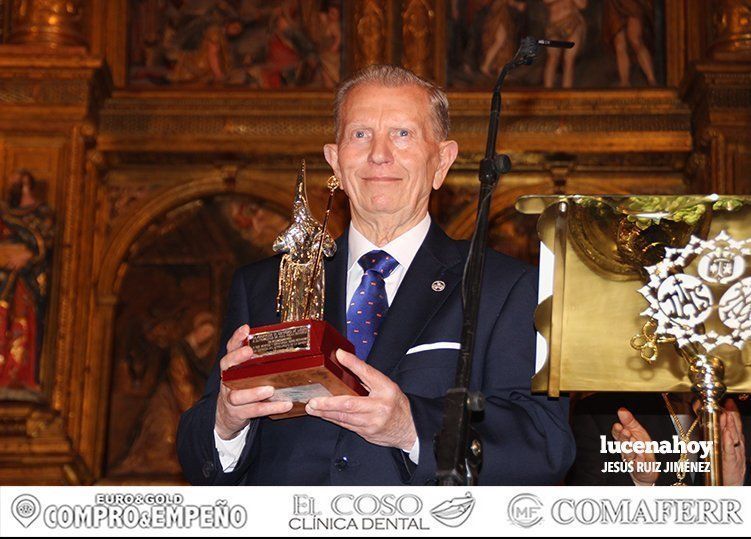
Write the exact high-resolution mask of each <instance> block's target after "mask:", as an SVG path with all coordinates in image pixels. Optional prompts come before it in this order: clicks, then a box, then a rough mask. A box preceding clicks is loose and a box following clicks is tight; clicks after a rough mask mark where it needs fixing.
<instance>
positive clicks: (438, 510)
mask: <svg viewBox="0 0 751 539" xmlns="http://www.w3.org/2000/svg"><path fill="white" fill-rule="evenodd" d="M474 508H475V499H474V498H473V497H472V494H471V493H469V492H467V495H466V496H462V497H461V498H451V499H450V500H447V501H445V502H443V503H441V504H439V505H436V506H435V507H434V508H433V509H431V510H430V515H431V516H432V517H433V518H434V519H436V520H437V521H438V522H440V523H441V524H443V525H444V526H449V527H450V528H458V527H459V526H461V525H462V524H464V523H465V522H467V519H468V518H469V515H471V514H472V510H473V509H474Z"/></svg>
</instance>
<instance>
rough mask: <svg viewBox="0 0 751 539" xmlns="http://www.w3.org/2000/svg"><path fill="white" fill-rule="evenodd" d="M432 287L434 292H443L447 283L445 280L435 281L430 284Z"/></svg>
mask: <svg viewBox="0 0 751 539" xmlns="http://www.w3.org/2000/svg"><path fill="white" fill-rule="evenodd" d="M430 288H432V289H433V292H443V289H444V288H446V283H444V282H443V281H433V284H432V285H430Z"/></svg>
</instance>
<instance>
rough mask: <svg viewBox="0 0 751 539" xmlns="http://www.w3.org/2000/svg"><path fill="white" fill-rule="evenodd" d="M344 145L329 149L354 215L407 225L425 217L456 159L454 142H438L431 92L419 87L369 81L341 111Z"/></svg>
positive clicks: (330, 160) (327, 151) (341, 142)
mask: <svg viewBox="0 0 751 539" xmlns="http://www.w3.org/2000/svg"><path fill="white" fill-rule="evenodd" d="M339 137H340V138H339V140H338V144H336V145H335V144H327V145H326V146H325V147H324V154H325V155H326V160H327V161H328V162H329V164H330V165H331V167H332V169H333V170H334V174H336V176H337V177H338V178H339V179H340V180H341V182H342V188H343V189H344V191H345V192H346V193H347V196H348V197H349V199H350V204H351V206H352V210H353V213H357V214H358V216H360V217H362V218H365V219H368V220H375V221H377V220H378V219H379V218H383V217H384V216H390V217H394V218H395V219H396V220H397V221H398V222H401V223H404V222H407V221H409V220H410V218H417V217H420V218H421V217H422V216H423V215H424V214H425V212H426V211H427V209H428V199H429V196H430V192H431V189H438V188H439V187H440V186H441V184H442V183H443V180H444V179H445V177H446V173H447V172H448V169H449V167H450V166H451V164H452V163H453V162H454V159H455V158H456V153H457V145H456V142H454V141H443V142H439V141H437V140H436V137H435V131H434V126H433V117H432V114H431V108H430V102H429V99H428V95H427V92H425V90H423V89H422V88H419V87H417V86H403V87H399V88H389V87H384V86H376V85H371V84H363V85H360V86H357V87H355V88H354V89H353V90H351V91H350V93H349V95H348V96H347V99H346V100H345V102H344V104H343V107H342V110H341V131H340V133H339Z"/></svg>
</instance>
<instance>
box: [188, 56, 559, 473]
mask: <svg viewBox="0 0 751 539" xmlns="http://www.w3.org/2000/svg"><path fill="white" fill-rule="evenodd" d="M335 117H336V118H335V119H336V144H327V145H326V146H325V147H324V154H325V156H326V160H327V161H328V162H329V164H330V165H331V168H332V169H333V171H334V174H335V175H336V176H337V177H338V178H339V179H340V180H341V182H342V185H343V188H344V191H345V192H346V194H347V196H348V197H349V201H350V209H351V215H352V221H351V223H350V226H349V228H348V230H347V231H346V232H345V233H344V234H343V236H342V237H340V238H339V239H338V240H337V246H338V252H337V254H336V255H335V256H334V257H333V258H332V259H331V260H330V261H327V262H326V266H325V270H326V305H325V318H326V320H327V321H328V322H330V323H331V324H332V325H333V326H334V327H336V328H338V329H339V331H340V332H341V333H342V334H343V335H347V337H348V338H349V340H350V341H351V342H352V343H353V344H354V345H355V349H356V355H352V354H348V353H345V352H343V351H341V350H340V351H339V352H338V355H337V357H338V359H339V361H340V362H341V363H342V364H343V365H344V366H345V367H347V368H349V369H350V370H351V371H352V372H353V373H355V374H356V375H357V376H358V377H359V378H360V379H361V380H362V382H363V384H364V385H365V386H366V387H367V388H368V389H369V391H370V393H369V395H368V396H366V397H349V396H337V397H327V398H315V399H312V400H311V401H310V402H309V403H308V405H307V408H306V411H307V414H308V415H306V416H304V417H300V418H295V419H286V420H281V421H272V420H269V419H268V418H267V417H266V416H268V415H272V414H278V413H283V412H286V411H287V410H289V409H290V407H291V403H286V402H271V401H269V400H268V399H269V397H271V396H272V394H273V392H274V389H273V388H271V387H262V388H254V389H246V390H230V389H229V388H227V387H226V386H224V385H221V384H220V371H221V370H224V369H227V368H228V367H230V366H232V365H235V364H238V363H241V362H243V361H246V360H248V359H249V358H250V357H252V353H253V352H252V350H251V349H250V348H248V347H247V346H243V342H244V339H245V337H246V336H247V334H248V329H249V327H252V326H260V325H265V324H271V323H275V322H277V321H278V317H277V315H276V313H275V301H274V298H275V294H276V286H277V276H278V268H279V259H278V258H270V259H267V260H264V261H261V262H259V263H256V264H252V265H250V266H247V267H245V268H241V269H240V270H239V271H237V272H236V274H235V277H234V279H233V283H232V288H231V292H230V298H229V306H228V312H227V318H226V321H225V327H224V334H223V341H222V343H223V345H224V344H226V347H225V346H223V347H222V350H221V351H220V355H221V356H222V357H221V359H220V361H219V362H218V365H217V366H216V367H215V368H214V372H213V374H212V376H211V378H210V379H209V382H208V385H207V390H206V394H205V395H204V397H203V398H202V399H201V400H200V401H199V402H198V403H197V404H196V405H195V406H194V407H193V408H192V409H190V410H189V411H187V412H186V413H185V414H184V415H183V417H182V419H181V424H180V429H179V432H178V453H179V455H180V460H181V462H182V465H183V470H184V472H185V475H186V477H187V479H188V480H189V481H190V482H191V483H194V484H214V485H223V484H254V485H301V484H306V485H307V484H310V485H331V484H334V485H366V484H367V485H370V484H372V485H375V484H393V485H400V484H412V485H423V484H429V483H431V482H432V481H433V480H434V477H435V472H436V460H435V453H434V448H433V439H434V437H435V435H436V433H437V432H438V430H439V429H440V427H441V422H442V413H443V402H444V401H443V397H444V395H445V393H446V391H447V390H448V389H449V388H450V387H452V386H453V382H454V375H455V369H456V362H457V357H458V349H459V342H458V341H459V337H460V333H461V319H462V318H461V317H462V306H461V291H460V289H461V286H460V282H461V277H462V270H463V268H464V263H465V260H466V257H467V247H468V245H467V243H466V242H459V241H454V240H452V239H450V238H449V237H447V236H446V234H444V232H443V231H442V230H441V229H440V228H439V227H438V226H437V225H436V224H435V223H434V222H432V221H431V218H430V215H429V214H428V199H429V197H430V193H431V191H432V190H433V189H438V188H439V187H440V186H441V184H442V183H443V181H444V179H445V177H446V174H447V172H448V170H449V167H450V166H451V164H452V163H453V162H454V159H455V158H456V155H457V152H458V147H457V144H456V142H454V141H451V140H447V136H448V128H449V125H448V101H447V99H446V96H445V94H444V93H443V92H442V91H441V90H440V89H438V88H437V87H435V86H434V85H432V84H430V83H428V82H426V81H423V80H422V79H420V78H418V77H417V76H415V75H414V74H412V73H410V72H409V71H406V70H404V69H402V68H399V67H393V66H371V67H369V68H367V69H365V70H364V71H361V72H360V73H358V74H356V75H354V76H353V77H352V78H351V79H349V80H347V81H345V82H344V83H343V84H342V85H341V87H340V88H339V90H338V93H337V97H336V104H335ZM536 283H537V278H536V272H535V271H534V269H533V268H530V267H528V266H525V265H524V264H522V263H520V262H518V261H516V260H513V259H511V258H508V257H506V256H503V255H501V254H498V253H496V252H488V256H487V259H486V262H485V282H484V284H483V298H482V304H481V306H480V319H479V322H478V326H477V328H476V331H477V341H476V345H475V358H474V365H473V372H472V387H473V389H479V390H482V392H483V393H484V395H485V397H486V399H487V405H486V409H485V412H484V416H483V418H482V420H481V421H480V422H478V423H477V428H478V430H479V432H480V433H481V435H482V438H483V441H484V465H483V468H482V470H481V472H480V478H479V479H480V483H481V484H555V483H557V482H559V481H560V480H561V479H562V478H563V476H564V474H565V473H566V470H567V469H568V467H569V465H570V464H571V462H572V460H573V456H574V443H573V439H572V437H571V434H570V430H569V427H568V425H567V402H566V401H565V400H560V401H558V400H552V399H548V398H546V397H544V396H533V395H531V394H530V379H531V377H532V375H533V373H534V343H535V332H534V327H533V313H534V309H535V306H536V298H537V292H536ZM365 299H367V300H368V301H365Z"/></svg>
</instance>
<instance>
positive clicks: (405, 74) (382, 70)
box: [334, 64, 449, 141]
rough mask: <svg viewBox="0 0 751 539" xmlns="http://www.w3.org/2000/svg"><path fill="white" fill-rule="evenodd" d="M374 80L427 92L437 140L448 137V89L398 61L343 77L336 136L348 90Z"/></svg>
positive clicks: (336, 110)
mask: <svg viewBox="0 0 751 539" xmlns="http://www.w3.org/2000/svg"><path fill="white" fill-rule="evenodd" d="M366 84H372V85H375V86H386V87H388V88H400V87H402V86H417V87H418V88H422V89H423V90H425V92H426V93H427V95H428V101H429V102H430V109H431V112H432V115H433V131H434V134H435V137H436V140H439V141H440V140H446V139H447V138H448V136H449V100H448V98H447V97H446V93H445V92H444V91H443V90H441V88H439V87H438V86H436V85H435V84H433V83H432V82H429V81H427V80H425V79H423V78H421V77H418V76H417V75H415V74H414V73H412V72H411V71H410V70H408V69H405V68H403V67H400V66H395V65H385V64H374V65H371V66H368V67H366V68H365V69H362V70H360V71H358V72H357V73H355V74H354V75H352V76H350V77H349V78H347V79H345V80H344V81H342V83H341V84H340V85H339V87H338V88H337V91H336V98H335V99H334V125H335V126H336V138H337V140H339V135H340V130H341V127H342V126H341V111H342V106H343V105H344V101H346V99H347V96H348V95H349V93H350V92H351V91H352V90H353V89H354V88H356V87H357V86H361V85H366Z"/></svg>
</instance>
